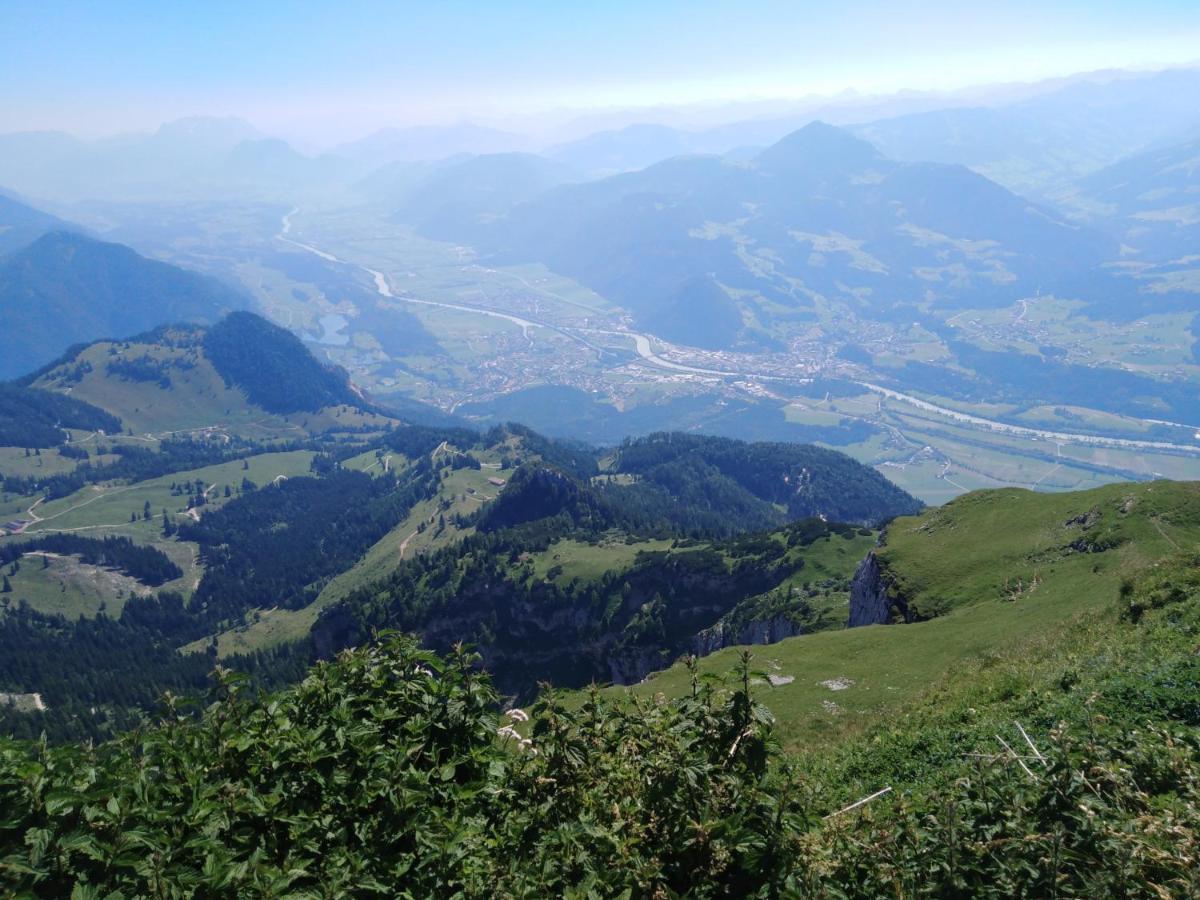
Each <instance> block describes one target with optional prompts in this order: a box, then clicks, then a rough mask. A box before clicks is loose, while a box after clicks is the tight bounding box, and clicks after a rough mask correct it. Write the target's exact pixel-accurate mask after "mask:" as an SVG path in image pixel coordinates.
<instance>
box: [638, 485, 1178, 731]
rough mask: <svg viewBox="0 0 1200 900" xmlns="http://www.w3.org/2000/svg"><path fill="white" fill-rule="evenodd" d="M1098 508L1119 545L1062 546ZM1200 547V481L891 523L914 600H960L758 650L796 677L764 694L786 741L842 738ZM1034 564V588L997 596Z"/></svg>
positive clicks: (658, 684)
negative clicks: (915, 620) (1079, 519)
mask: <svg viewBox="0 0 1200 900" xmlns="http://www.w3.org/2000/svg"><path fill="white" fill-rule="evenodd" d="M1130 500H1132V501H1133V503H1132V505H1129V501H1130ZM1127 506H1128V511H1127V512H1126V513H1122V512H1121V509H1122V508H1125V507H1127ZM1097 507H1098V508H1099V509H1100V514H1101V517H1102V520H1106V524H1111V526H1112V528H1113V531H1114V534H1115V535H1116V536H1118V537H1122V538H1125V543H1123V544H1122V545H1121V546H1119V547H1117V548H1115V549H1112V550H1108V551H1106V552H1103V553H1088V554H1084V553H1072V554H1067V555H1063V554H1062V552H1061V547H1062V546H1063V545H1064V543H1065V541H1064V537H1066V538H1067V539H1068V540H1070V539H1071V538H1070V536H1071V535H1072V534H1076V533H1078V530H1079V529H1078V528H1077V527H1076V528H1075V529H1070V528H1067V527H1064V525H1063V523H1064V522H1066V521H1067V520H1068V519H1069V518H1072V517H1074V516H1075V515H1078V514H1080V513H1083V514H1086V513H1087V512H1089V511H1091V510H1092V509H1093V508H1097ZM1198 544H1200V485H1197V484H1192V483H1168V482H1154V483H1149V484H1137V485H1129V484H1119V485H1110V486H1106V487H1103V488H1099V489H1097V490H1094V491H1088V492H1085V493H1079V494H1034V493H1030V492H1026V491H1018V490H1011V489H1010V490H1005V491H997V492H989V493H982V494H973V495H968V496H967V497H965V498H963V499H961V500H959V501H957V502H955V503H952V504H949V505H948V506H946V507H941V508H938V509H933V510H929V511H927V512H926V513H923V514H922V515H921V516H917V517H912V518H906V519H900V520H898V521H897V522H895V523H893V525H892V526H891V529H890V530H889V540H888V547H887V549H886V551H885V553H884V557H885V560H886V562H887V565H888V568H889V571H890V572H891V573H893V574H894V575H895V576H897V577H898V578H899V579H900V581H901V582H902V584H903V585H904V588H905V590H906V591H911V592H912V594H911V596H913V597H917V598H920V597H930V596H933V595H937V596H940V597H943V598H946V599H948V600H949V601H951V602H952V603H954V604H956V606H955V608H954V609H953V610H952V611H951V612H950V613H949V614H948V615H945V616H942V617H940V618H937V619H934V620H932V621H928V622H923V623H919V624H914V625H904V626H896V625H891V626H872V627H868V628H856V629H851V630H839V631H827V632H822V633H818V634H814V635H808V636H804V637H799V638H792V639H790V640H786V641H783V642H781V643H779V644H775V645H772V646H769V647H757V648H753V652H754V654H755V656H756V657H757V664H758V665H759V666H760V667H761V668H764V669H767V670H768V671H771V672H772V673H774V674H778V675H781V676H791V677H792V678H793V679H794V680H793V681H792V682H790V683H787V684H784V685H781V686H778V687H775V688H773V689H770V690H769V691H765V692H764V697H763V699H764V702H766V704H767V705H768V706H769V707H770V708H771V709H772V710H773V712H774V713H775V715H776V716H777V717H778V719H779V722H780V735H781V738H782V740H783V742H784V744H785V746H786V747H788V748H789V749H792V750H797V749H801V748H804V747H814V746H820V745H823V744H828V743H834V742H842V741H845V740H846V739H847V738H850V737H852V736H854V735H857V734H861V733H862V732H863V731H864V730H865V729H867V728H869V727H871V726H874V725H877V724H879V723H880V722H882V721H884V720H885V719H886V718H888V717H892V716H895V715H897V714H899V713H900V712H901V711H903V710H905V709H908V708H911V707H913V706H914V705H916V704H919V703H920V702H921V701H922V699H923V698H925V697H927V696H928V694H929V692H930V691H931V690H934V688H933V687H932V686H934V685H938V684H939V683H943V682H944V681H945V679H953V678H955V677H956V676H959V677H962V678H969V677H970V674H969V673H971V672H972V671H976V670H978V669H980V668H987V667H988V666H989V665H990V664H991V663H993V662H994V661H996V660H999V659H1002V658H1005V657H1008V658H1020V657H1021V656H1022V655H1024V654H1025V653H1033V652H1034V651H1035V648H1042V647H1045V646H1046V645H1047V642H1049V644H1050V645H1054V643H1055V642H1056V641H1058V640H1060V639H1061V638H1063V637H1064V636H1065V635H1067V634H1068V633H1070V632H1071V630H1072V629H1073V628H1074V627H1076V623H1077V622H1078V621H1079V620H1080V619H1081V618H1082V617H1087V616H1089V615H1092V614H1095V613H1096V612H1097V611H1104V610H1110V609H1111V608H1112V607H1113V604H1114V603H1115V602H1116V600H1117V596H1118V592H1119V590H1120V584H1121V581H1122V579H1123V578H1126V577H1130V576H1132V575H1134V574H1135V573H1136V572H1138V571H1140V570H1144V569H1145V568H1146V567H1147V566H1149V565H1151V564H1153V563H1154V562H1155V561H1156V560H1158V559H1160V558H1164V557H1167V556H1170V555H1172V554H1174V553H1176V552H1178V551H1179V550H1181V549H1184V550H1186V549H1195V548H1196V547H1197V546H1198ZM1035 574H1036V575H1037V577H1038V579H1039V583H1038V584H1037V587H1036V588H1034V589H1033V590H1026V591H1025V592H1023V593H1018V594H1016V595H1015V599H1011V600H1009V599H1004V598H1005V597H1006V596H1008V595H1010V594H1011V593H1012V591H1013V589H1014V587H1016V584H1017V582H1019V581H1021V580H1023V581H1024V582H1025V584H1026V585H1028V583H1029V582H1030V581H1032V577H1033V576H1034V575H1035ZM1006 583H1007V585H1008V593H1006V587H1005V585H1006ZM738 652H739V651H738V650H737V649H735V648H730V649H726V650H723V651H720V652H719V653H716V654H713V655H712V656H709V657H706V658H705V659H703V660H701V662H700V667H701V670H702V671H704V672H711V673H723V672H726V671H728V670H729V669H731V668H732V667H733V664H734V661H735V659H736V657H737V654H738ZM835 679H849V680H851V681H852V682H853V684H852V686H850V687H848V688H846V689H844V690H836V691H835V690H831V689H830V688H829V687H828V686H825V685H823V684H821V682H826V681H832V680H835ZM688 683H689V681H688V674H687V672H686V670H685V669H684V668H683V667H682V666H680V665H677V666H674V667H672V668H670V669H668V670H666V671H664V672H661V673H659V674H657V675H655V676H652V677H651V678H650V679H648V680H647V681H646V682H644V683H643V684H641V685H638V686H636V687H634V688H632V689H630V690H633V691H635V692H638V693H643V694H653V693H657V692H660V691H661V692H663V693H665V694H667V695H672V696H674V695H678V694H680V693H682V692H684V691H685V690H687V689H688ZM614 690H616V689H614Z"/></svg>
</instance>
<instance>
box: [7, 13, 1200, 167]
mask: <svg viewBox="0 0 1200 900" xmlns="http://www.w3.org/2000/svg"><path fill="white" fill-rule="evenodd" d="M997 7H1001V8H997ZM0 29H2V31H3V33H4V35H5V38H6V40H5V42H4V45H5V51H4V54H3V55H2V56H0V131H3V132H12V131H27V130H63V131H69V132H72V133H75V134H80V135H83V136H90V137H95V136H99V135H106V134H113V133H119V132H124V131H150V130H153V129H154V128H155V127H156V126H157V125H158V124H159V123H161V122H163V121H168V120H171V119H174V118H178V117H181V116H188V115H215V116H227V115H234V116H239V117H242V118H244V119H247V120H249V121H251V122H253V123H254V124H255V125H256V126H257V127H258V128H260V129H262V130H263V131H264V132H267V133H270V134H277V135H280V136H283V137H286V138H288V139H289V140H292V141H294V142H297V143H298V144H299V145H300V146H302V147H303V148H305V149H309V150H323V149H329V148H332V147H334V146H337V145H339V144H342V143H345V142H349V141H354V140H357V139H359V138H361V137H363V136H365V135H367V134H370V133H372V132H374V131H377V130H378V129H380V128H382V127H385V126H390V127H411V126H415V125H431V124H436V125H449V124H456V123H460V122H463V121H466V120H470V121H472V122H474V123H477V124H480V125H484V126H488V127H491V128H494V129H497V130H502V131H506V132H515V133H518V134H522V135H525V136H527V137H529V138H531V139H532V140H534V141H535V142H537V143H543V144H544V143H553V142H554V141H560V140H569V139H572V138H575V137H579V136H581V135H583V134H585V133H587V132H589V131H595V130H600V129H604V128H614V127H622V126H624V125H628V124H630V123H631V122H635V121H654V122H662V123H666V124H671V125H675V126H679V127H697V128H699V127H708V126H712V125H714V124H718V123H720V122H726V121H733V120H736V119H744V118H752V117H757V116H770V115H780V114H784V113H788V112H794V111H795V105H796V103H795V101H797V100H798V99H800V98H810V101H809V103H808V104H807V105H810V106H814V107H816V106H821V105H827V104H824V103H823V101H822V102H818V101H817V100H815V99H811V98H816V97H822V98H833V99H834V100H836V102H837V103H838V104H839V105H847V104H848V105H851V106H852V105H853V101H854V97H853V96H846V94H845V93H844V92H858V93H859V94H865V95H895V94H897V93H898V92H901V91H905V90H908V91H918V92H920V91H925V92H930V91H932V92H942V93H944V92H948V91H957V90H961V89H963V88H966V87H969V86H973V85H984V84H998V83H1014V82H1031V81H1036V80H1039V79H1045V78H1052V77H1060V76H1065V75H1068V74H1070V73H1072V72H1079V71H1086V70H1095V69H1109V68H1129V67H1132V68H1145V67H1157V68H1161V67H1163V66H1168V65H1178V64H1188V63H1192V62H1195V58H1196V56H1197V53H1198V52H1200V51H1197V49H1196V48H1197V47H1200V4H1196V3H1194V2H1176V0H1149V2H1139V3H1134V2H1107V3H1103V4H1096V3H1087V2H1081V0H1067V2H1059V3H1054V4H1046V3H1034V2H1028V0H1015V2H1009V3H1005V4H988V5H980V4H961V3H951V2H948V0H923V2H915V3H905V4H894V3H888V2H884V0H855V2H848V3H845V4H840V5H836V6H831V5H829V4H826V3H809V2H778V0H751V2H744V3H737V4H734V3H721V2H712V0H699V2H681V0H676V2H660V3H655V4H644V3H633V2H624V0H617V2H612V3H604V4H577V3H557V4H556V3H534V2H517V3H507V4H495V3H466V2H446V3H438V4H418V3H355V2H348V3H337V4H323V5H321V6H320V7H316V5H314V4H305V5H304V6H303V7H299V6H296V5H294V4H285V3H277V2H263V3H254V4H235V3H226V2H214V3H206V4H161V3H158V4H153V3H145V2H119V0H118V2H112V3H106V4H93V3H84V2H59V3H51V4H47V3H34V2H26V0H10V2H7V3H5V4H4V6H3V9H0ZM910 101H911V98H910ZM942 105H945V99H944V98H943V101H942ZM911 111H918V110H917V109H914V108H913V107H912V106H911V105H910V107H909V108H904V107H903V106H900V107H897V108H895V109H882V110H881V109H878V108H876V109H873V110H872V111H871V112H870V113H869V114H866V115H864V116H863V119H869V118H878V117H880V115H882V114H900V113H904V112H911ZM827 117H828V116H827Z"/></svg>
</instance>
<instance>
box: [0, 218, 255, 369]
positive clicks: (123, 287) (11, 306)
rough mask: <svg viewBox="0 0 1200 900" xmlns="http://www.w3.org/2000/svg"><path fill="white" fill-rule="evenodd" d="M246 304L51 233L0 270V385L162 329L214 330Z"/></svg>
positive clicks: (140, 260)
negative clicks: (85, 347)
mask: <svg viewBox="0 0 1200 900" xmlns="http://www.w3.org/2000/svg"><path fill="white" fill-rule="evenodd" d="M248 302H249V301H248V299H247V298H246V297H245V296H243V295H242V294H240V293H238V292H237V291H235V290H233V289H232V288H229V287H226V286H225V285H224V284H222V283H221V282H219V281H217V280H215V279H213V278H209V277H207V276H204V275H199V274H196V273H194V272H189V271H186V270H184V269H180V268H177V267H175V266H172V265H168V264H166V263H162V262H157V261H155V260H150V259H146V258H145V257H142V256H139V255H138V254H137V253H135V252H134V251H133V250H131V249H129V248H128V247H124V246H122V245H120V244H109V243H105V242H103V241H97V240H93V239H92V238H88V237H84V236H83V235H79V234H71V233H68V232H52V233H50V234H46V235H44V236H42V237H41V238H39V239H38V240H36V241H35V242H34V243H32V244H31V245H29V246H28V247H25V248H24V249H23V250H20V251H19V252H17V253H14V254H12V255H11V256H10V257H8V258H7V259H5V260H4V261H3V262H0V334H3V335H4V341H5V348H4V349H5V352H4V354H3V357H2V358H0V378H15V377H17V376H19V375H23V374H25V373H26V372H28V371H30V370H32V369H35V368H37V367H38V366H42V365H45V364H46V363H48V362H50V361H51V360H52V359H54V358H55V357H56V356H57V355H58V354H60V353H62V352H63V351H64V350H66V348H67V347H69V346H71V345H72V344H77V343H83V342H86V341H94V340H97V339H99V338H105V337H114V336H120V335H127V334H136V333H138V332H142V331H146V330H148V329H150V328H154V327H155V326H157V325H159V324H161V323H163V322H215V321H216V320H217V319H218V318H219V317H220V316H221V315H222V314H223V313H225V312H228V311H229V310H232V309H238V308H240V307H244V306H246V305H247V304H248Z"/></svg>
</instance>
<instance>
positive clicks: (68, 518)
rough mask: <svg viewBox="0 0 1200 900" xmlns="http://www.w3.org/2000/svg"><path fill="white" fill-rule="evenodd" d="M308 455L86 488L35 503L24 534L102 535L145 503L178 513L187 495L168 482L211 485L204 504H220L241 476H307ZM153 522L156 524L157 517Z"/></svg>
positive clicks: (266, 457)
mask: <svg viewBox="0 0 1200 900" xmlns="http://www.w3.org/2000/svg"><path fill="white" fill-rule="evenodd" d="M312 457H313V453H312V452H311V451H309V450H293V451H289V452H287V453H263V454H260V455H258V456H252V457H249V458H248V459H247V460H246V461H245V462H246V464H247V468H246V469H243V468H242V462H243V461H242V460H235V461H231V462H227V463H220V464H218V465H215V466H205V467H203V468H200V469H191V470H188V471H185V472H176V473H174V474H172V475H163V476H161V477H159V478H150V479H147V480H145V481H139V482H137V483H136V484H129V485H116V486H105V485H88V486H87V487H84V488H81V489H80V490H78V491H76V492H75V493H73V494H71V495H70V496H68V497H62V498H60V499H58V500H54V501H52V502H50V503H44V504H40V505H39V506H38V507H37V508H36V510H35V512H36V513H37V515H38V517H39V518H40V519H41V520H42V521H38V522H35V523H34V524H33V525H30V526H29V528H27V529H26V533H27V534H36V533H38V532H40V531H83V530H96V531H106V530H107V529H110V528H119V527H121V526H123V525H127V524H129V517H130V514H131V513H136V514H137V515H139V516H140V515H141V514H142V510H143V509H144V507H145V504H146V503H147V502H148V503H149V504H150V510H151V512H152V514H153V515H155V516H161V514H162V510H163V509H166V510H167V512H168V513H169V514H171V515H182V514H183V513H184V511H185V510H186V508H187V497H186V496H183V495H178V496H176V495H172V493H171V484H172V483H176V484H180V483H183V482H185V481H193V482H194V481H196V480H197V479H199V480H201V481H203V482H204V483H205V484H207V485H210V486H215V488H214V489H213V490H212V491H210V493H209V495H208V497H209V501H210V503H212V504H214V505H220V503H222V502H224V497H223V494H224V488H225V487H226V486H229V487H230V488H231V489H236V488H238V487H239V486H240V485H241V483H242V479H243V478H249V479H250V480H251V481H253V482H255V483H256V484H260V485H261V484H266V483H268V482H270V481H271V480H273V479H275V478H278V477H285V478H294V477H296V476H298V475H307V474H308V471H309V463H310V462H311V461H312ZM159 524H161V519H160V522H159Z"/></svg>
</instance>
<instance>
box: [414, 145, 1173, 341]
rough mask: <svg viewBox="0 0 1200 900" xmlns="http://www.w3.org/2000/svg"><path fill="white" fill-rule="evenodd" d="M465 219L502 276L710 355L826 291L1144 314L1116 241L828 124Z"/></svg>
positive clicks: (750, 337)
mask: <svg viewBox="0 0 1200 900" xmlns="http://www.w3.org/2000/svg"><path fill="white" fill-rule="evenodd" d="M482 161H483V158H481V160H479V161H477V162H476V166H477V167H478V166H481V164H482ZM501 180H502V178H501V176H500V175H499V174H497V176H496V178H495V183H499V182H500V181H501ZM458 213H459V215H458V217H457V221H456V222H455V223H454V226H453V228H451V227H447V222H446V221H445V219H443V220H441V221H440V222H439V224H438V227H437V228H436V229H430V233H431V235H435V236H438V237H441V238H444V239H445V238H450V237H452V236H457V237H458V238H459V239H461V240H468V241H474V242H475V243H476V245H477V246H479V247H480V248H481V249H482V250H483V251H484V252H485V253H486V254H487V257H488V258H489V259H491V260H493V261H496V262H503V263H515V262H525V261H532V260H536V261H540V262H544V263H545V264H547V265H548V266H549V267H550V268H551V269H553V270H555V271H558V272H561V273H563V274H566V275H569V276H571V277H573V278H575V279H577V280H579V281H581V282H582V283H583V284H585V285H587V286H588V287H591V288H592V289H594V290H595V291H597V292H598V293H600V294H601V295H602V296H605V297H607V298H609V299H611V300H613V301H615V302H617V303H619V304H620V305H622V306H624V307H625V308H627V309H629V310H631V311H632V312H633V313H634V315H635V316H636V317H637V318H638V320H639V321H640V322H641V323H642V324H644V325H645V326H646V327H647V328H650V327H651V326H652V327H653V330H654V331H655V332H656V333H658V334H661V335H662V336H663V337H666V338H667V339H669V340H676V341H679V342H681V343H690V344H693V345H697V346H702V347H733V346H736V345H738V344H739V343H747V344H751V345H753V344H754V343H755V342H758V343H759V344H761V343H762V342H763V341H764V340H768V339H769V338H770V336H771V335H772V334H777V333H778V332H779V328H778V325H779V324H786V322H788V321H789V320H792V321H803V320H804V319H805V317H806V316H807V317H811V315H812V310H813V303H814V301H815V298H816V297H817V296H818V295H821V296H825V297H831V298H836V299H838V300H840V301H842V302H845V303H846V304H848V305H849V306H850V307H851V308H852V309H855V310H858V311H860V313H861V314H862V315H865V316H867V317H872V318H885V319H887V318H894V317H896V316H897V315H906V314H907V315H910V316H912V315H913V313H912V312H911V311H912V310H913V309H914V308H915V307H918V306H920V307H925V308H932V309H936V310H940V311H949V310H957V309H962V308H968V307H974V308H979V307H988V306H1006V305H1009V304H1012V303H1013V302H1015V301H1016V300H1018V299H1020V298H1021V297H1025V296H1031V295H1033V293H1034V292H1035V291H1038V290H1040V291H1041V292H1042V293H1053V294H1055V295H1058V296H1061V297H1065V298H1070V299H1081V300H1084V301H1085V302H1089V303H1091V304H1093V305H1095V306H1102V307H1103V308H1104V309H1105V310H1110V311H1111V310H1113V309H1124V308H1136V307H1137V304H1139V303H1141V302H1142V300H1141V299H1140V294H1139V290H1140V285H1139V284H1138V283H1136V282H1135V281H1134V280H1133V279H1132V278H1127V277H1123V276H1121V275H1119V274H1116V273H1114V272H1112V271H1111V270H1109V269H1107V268H1105V264H1107V263H1109V262H1111V261H1113V260H1114V259H1116V257H1117V256H1118V254H1119V247H1118V244H1117V241H1116V240H1115V239H1114V238H1112V237H1110V236H1108V235H1107V234H1105V233H1104V232H1103V231H1100V230H1098V229H1094V228H1088V227H1084V226H1080V225H1078V224H1076V223H1073V222H1071V221H1069V220H1067V219H1066V218H1065V217H1063V216H1062V215H1061V214H1059V213H1056V212H1054V211H1052V210H1051V209H1049V208H1048V207H1044V206H1038V205H1036V204H1033V203H1031V202H1029V201H1028V200H1025V199H1023V198H1021V197H1018V196H1017V195H1015V194H1013V193H1011V192H1010V191H1008V190H1006V189H1004V188H1002V187H1000V186H999V185H997V184H995V183H994V182H991V181H988V180H987V179H986V178H984V177H983V176H981V175H978V174H976V173H974V172H972V171H970V170H968V169H966V168H964V167H962V166H956V165H945V164H938V163H902V162H897V161H895V160H891V159H888V158H887V157H885V156H883V155H882V154H881V153H880V152H879V151H878V150H876V149H875V148H874V147H873V146H872V145H871V144H869V143H867V142H865V141H863V140H861V139H858V138H855V137H854V136H853V135H851V134H850V133H849V132H847V131H844V130H842V129H838V128H834V127H832V126H828V125H824V124H821V123H814V124H811V125H808V126H806V127H804V128H803V129H801V130H799V131H797V132H795V133H793V134H791V135H789V136H788V137H786V138H784V139H783V140H782V141H780V142H778V143H777V144H774V145H772V146H771V147H769V148H767V149H766V150H763V151H762V152H761V153H759V154H758V155H756V156H755V157H754V158H753V159H751V160H749V161H746V162H741V161H730V160H726V159H721V158H717V157H706V156H693V157H680V158H676V159H673V160H668V161H666V162H663V163H659V164H657V165H654V166H651V167H649V168H648V169H645V170H642V171H640V172H634V173H628V174H624V175H618V176H614V177H612V178H608V179H602V180H600V181H594V182H588V183H584V184H576V185H571V184H568V185H562V186H559V187H556V188H553V189H551V190H548V191H546V192H545V193H542V194H541V195H539V196H535V197H533V198H532V199H530V200H528V201H526V202H524V203H518V204H516V205H514V206H512V207H511V208H510V209H509V210H508V211H507V213H506V214H504V215H502V216H497V215H496V214H495V210H494V207H489V208H488V209H487V210H486V211H485V210H483V209H472V210H466V209H460V210H458ZM426 227H427V228H428V225H427V226H426ZM1155 302H1161V300H1160V298H1156V301H1155ZM693 307H695V308H696V309H702V310H703V311H704V312H705V315H703V316H701V315H695V316H690V315H689V311H690V310H692V309H693ZM906 311H907V312H906Z"/></svg>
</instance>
